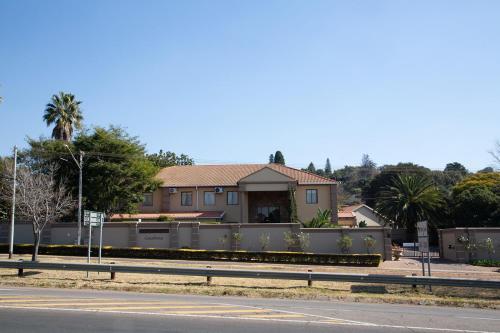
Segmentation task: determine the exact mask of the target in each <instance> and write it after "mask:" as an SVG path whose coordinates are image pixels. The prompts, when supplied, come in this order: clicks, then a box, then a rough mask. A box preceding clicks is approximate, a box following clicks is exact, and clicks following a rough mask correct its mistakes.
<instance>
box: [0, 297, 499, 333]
mask: <svg viewBox="0 0 500 333" xmlns="http://www.w3.org/2000/svg"><path fill="white" fill-rule="evenodd" d="M0 331H1V332H39V333H45V332H47V333H49V332H50V333H54V332H71V333H78V332H176V333H180V332H186V333H187V332H193V333H197V332H217V333H225V332H245V333H246V332H258V333H277V332H287V333H294V332H301V333H304V332H450V333H453V332H462V333H484V332H488V333H489V332H500V311H496V310H479V309H463V308H451V307H431V306H409V305H392V304H363V303H348V302H333V301H307V300H290V299H286V300H282V299H257V298H239V297H211V296H191V295H163V294H141V293H128V292H107V291H92V290H68V289H40V288H2V289H0Z"/></svg>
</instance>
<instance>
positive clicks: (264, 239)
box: [259, 234, 271, 251]
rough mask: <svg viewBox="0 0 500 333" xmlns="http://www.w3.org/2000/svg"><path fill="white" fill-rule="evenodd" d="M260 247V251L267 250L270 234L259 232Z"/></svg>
mask: <svg viewBox="0 0 500 333" xmlns="http://www.w3.org/2000/svg"><path fill="white" fill-rule="evenodd" d="M259 243H260V249H261V250H262V251H265V250H267V247H268V246H269V243H271V235H269V234H261V235H260V237H259Z"/></svg>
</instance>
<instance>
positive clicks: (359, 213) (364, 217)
mask: <svg viewBox="0 0 500 333" xmlns="http://www.w3.org/2000/svg"><path fill="white" fill-rule="evenodd" d="M353 213H354V215H355V216H356V222H357V225H359V222H361V221H365V222H366V224H367V226H368V227H383V226H384V223H385V221H384V220H383V219H382V218H380V217H379V216H377V214H375V213H374V212H373V211H372V210H371V209H369V208H366V207H364V206H362V207H360V208H358V209H357V210H355V211H354V212H353Z"/></svg>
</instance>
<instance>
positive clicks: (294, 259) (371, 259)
mask: <svg viewBox="0 0 500 333" xmlns="http://www.w3.org/2000/svg"><path fill="white" fill-rule="evenodd" d="M14 251H15V253H19V254H30V253H31V251H32V245H31V244H16V245H15V247H14ZM7 252H8V244H0V253H7ZM97 252H98V247H92V255H97ZM40 254H45V255H58V256H81V257H86V256H87V247H86V246H84V245H40ZM102 255H103V257H113V258H138V259H170V260H207V261H210V260H213V261H242V262H265V263H291V264H307V265H311V264H312V265H342V266H370V267H376V266H378V265H379V264H380V261H381V260H382V256H381V255H380V254H325V253H303V252H274V251H269V252H247V251H224V250H217V251H209V250H194V249H145V248H138V247H135V248H114V247H111V246H105V247H103V248H102Z"/></svg>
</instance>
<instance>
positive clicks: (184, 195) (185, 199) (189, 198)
mask: <svg viewBox="0 0 500 333" xmlns="http://www.w3.org/2000/svg"><path fill="white" fill-rule="evenodd" d="M192 205H193V192H181V206H192Z"/></svg>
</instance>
